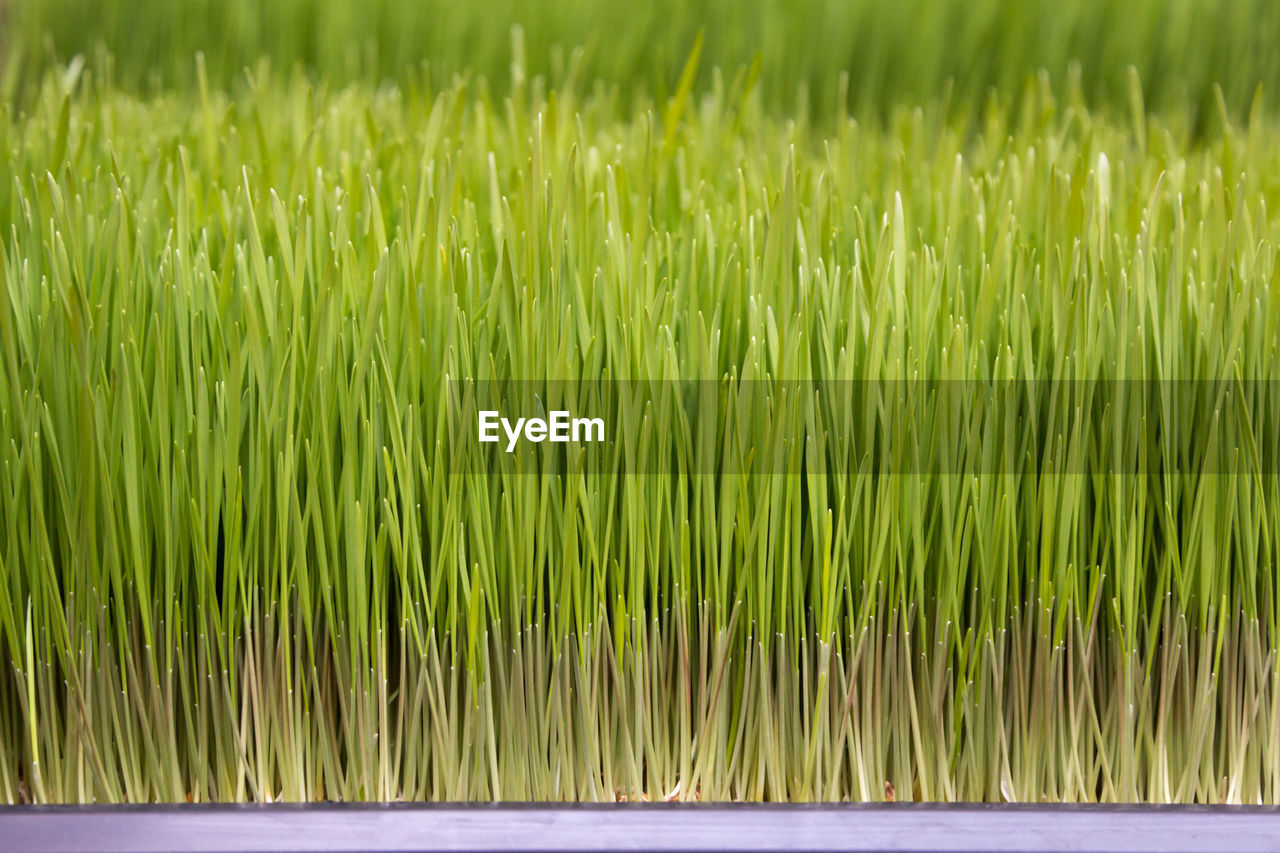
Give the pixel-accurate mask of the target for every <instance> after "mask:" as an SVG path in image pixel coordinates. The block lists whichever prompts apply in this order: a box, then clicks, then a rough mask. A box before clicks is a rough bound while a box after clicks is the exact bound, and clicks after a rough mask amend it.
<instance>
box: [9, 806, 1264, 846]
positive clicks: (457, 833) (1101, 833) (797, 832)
mask: <svg viewBox="0 0 1280 853" xmlns="http://www.w3.org/2000/svg"><path fill="white" fill-rule="evenodd" d="M309 850H313V851H357V850H359V851H377V853H392V852H393V851H394V853H404V851H481V850H484V851H551V850H564V851H585V850H650V851H689V852H690V853H692V851H712V850H717V851H719V850H727V851H763V850H781V851H820V850H821V851H872V850H875V851H921V853H923V851H1051V850H1052V851H1117V853H1118V852H1119V851H1126V852H1127V851H1151V853H1157V852H1158V853H1172V851H1224V852H1225V851H1230V853H1251V851H1263V850H1265V851H1280V810H1277V809H1252V808H1231V807H1228V808H1170V807H1126V806H1120V807H1078V806H1061V807H1053V806H1047V807H1040V806H982V805H971V806H962V805H957V806H945V805H907V804H898V805H882V806H785V805H780V806H748V805H718V806H717V805H693V806H667V805H655V806H645V805H636V806H540V805H474V806H472V805H428V806H412V805H384V806H377V805H375V806H356V805H348V806H344V805H315V806H289V805H281V806H174V807H169V806H160V807H118V808H111V807H93V808H81V809H77V808H63V807H7V808H0V851H4V853H37V851H38V852H39V853H81V851H101V853H134V851H137V853H153V851H192V853H220V851H227V853H231V851H237V853H239V851H260V853H276V852H277V851H309Z"/></svg>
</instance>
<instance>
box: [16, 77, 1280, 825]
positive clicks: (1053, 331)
mask: <svg viewBox="0 0 1280 853" xmlns="http://www.w3.org/2000/svg"><path fill="white" fill-rule="evenodd" d="M202 67H203V66H202V65H201V64H200V63H193V65H192V68H194V69H196V71H195V72H194V80H195V82H194V83H193V85H192V86H190V87H187V88H183V87H177V88H173V89H169V88H163V89H161V90H159V91H155V92H152V93H149V94H137V93H136V92H133V93H130V92H131V91H132V90H128V89H122V88H118V87H116V86H115V85H112V84H107V83H103V82H101V75H95V74H91V73H89V72H87V71H84V70H83V68H82V66H81V65H80V64H79V63H76V64H73V65H72V66H70V67H68V68H65V69H60V70H56V71H53V72H50V73H48V74H46V75H45V76H43V77H42V78H40V83H39V85H38V86H34V85H32V86H31V88H30V89H29V91H28V90H24V94H23V97H22V98H21V99H19V101H20V103H19V102H10V103H9V104H8V105H6V106H5V107H3V110H4V112H3V113H0V157H2V158H3V167H4V168H3V170H2V171H3V173H4V174H6V175H10V176H12V177H11V179H10V180H7V181H4V182H3V183H0V295H2V296H0V661H2V662H3V664H4V668H3V671H2V672H0V801H6V802H15V801H25V800H37V801H41V802H63V801H69V802H88V801H122V800H127V801H152V800H162V801H183V800H187V799H193V800H197V801H202V802H203V801H230V800H246V799H247V800H281V799H286V800H315V799H342V800H356V799H395V798H404V799H407V800H416V799H462V800H467V799H494V798H501V799H553V800H559V799H591V800H614V799H617V798H624V797H625V798H627V799H640V798H648V799H661V798H664V797H667V798H681V799H684V798H696V799H703V800H709V799H717V800H718V799H774V800H778V799H786V800H807V799H860V800H865V799H870V800H879V799H882V798H884V797H885V796H886V792H888V791H892V792H893V796H895V797H896V798H897V799H899V800H902V799H942V800H957V799H990V800H1000V799H1007V800H1018V801H1037V802H1038V801H1041V800H1044V799H1048V800H1051V801H1056V800H1068V801H1092V800H1105V801H1130V800H1144V801H1158V802H1166V801H1177V802H1187V801H1202V802H1276V801H1277V800H1280V657H1278V656H1277V644H1276V637H1277V627H1278V625H1277V609H1276V604H1277V602H1276V547H1277V545H1276V543H1277V539H1276V538H1274V537H1280V478H1278V477H1277V473H1280V469H1277V467H1276V461H1277V460H1276V458H1275V451H1274V449H1273V447H1274V436H1275V430H1276V427H1277V425H1280V396H1278V395H1277V394H1276V393H1275V392H1274V391H1273V390H1272V384H1271V381H1270V380H1272V378H1273V374H1274V372H1275V369H1276V367H1277V364H1278V360H1280V354H1278V352H1277V335H1278V334H1280V287H1278V286H1277V284H1278V282H1277V266H1276V255H1277V237H1278V236H1280V234H1278V230H1280V220H1278V219H1277V215H1276V213H1275V211H1276V210H1277V208H1280V146H1277V145H1276V144H1275V143H1276V140H1277V139H1280V133H1278V131H1280V126H1278V125H1277V123H1276V121H1275V119H1274V118H1273V117H1272V116H1271V114H1270V113H1269V111H1268V110H1267V108H1266V101H1265V98H1264V97H1259V98H1258V99H1257V100H1256V101H1255V102H1254V104H1255V105H1254V108H1253V109H1252V111H1243V112H1241V113H1240V114H1236V112H1235V111H1233V110H1232V109H1231V108H1230V107H1229V105H1227V104H1226V102H1225V100H1224V101H1223V105H1222V106H1221V107H1220V108H1217V109H1216V110H1213V111H1210V112H1209V113H1208V115H1207V116H1206V115H1199V116H1195V115H1193V110H1192V109H1191V108H1189V107H1188V108H1186V109H1182V110H1178V109H1168V110H1164V111H1161V112H1159V113H1151V114H1149V113H1148V111H1147V109H1146V107H1145V106H1144V93H1143V88H1142V85H1141V83H1140V82H1139V79H1138V77H1137V76H1136V75H1131V76H1130V77H1129V78H1128V81H1127V83H1126V86H1125V89H1124V98H1123V100H1122V101H1118V102H1115V103H1110V102H1109V105H1108V106H1107V107H1106V108H1104V109H1100V110H1098V111H1093V110H1091V109H1090V108H1088V107H1087V106H1086V101H1087V96H1086V94H1085V93H1084V92H1083V90H1081V89H1078V88H1073V87H1072V86H1070V85H1069V84H1067V83H1063V84H1061V85H1057V86H1055V85H1054V84H1052V83H1051V82H1050V81H1049V77H1048V75H1046V76H1044V77H1039V78H1037V77H1031V78H1029V79H1028V80H1027V82H1026V84H1025V85H1024V86H1021V87H1019V88H1017V89H1016V90H1014V91H1009V90H1002V92H1000V93H998V94H996V95H993V97H992V98H991V99H990V100H989V101H983V102H982V103H981V104H979V105H975V106H972V107H963V108H961V107H957V106H955V105H954V104H952V105H951V106H949V107H948V106H946V105H945V102H944V101H941V100H928V99H926V100H925V101H924V103H925V106H923V107H920V108H912V107H907V106H904V107H901V108H896V109H889V110H888V111H887V112H886V113H885V114H884V115H883V116H879V117H878V116H876V115H874V114H867V115H863V116H861V117H860V118H857V119H854V118H850V116H849V114H848V113H847V112H846V111H845V107H846V105H847V100H841V99H840V98H837V97H836V95H835V94H834V93H832V95H831V98H830V100H829V101H828V102H824V103H822V104H820V105H819V104H816V103H815V104H814V106H813V110H812V111H811V112H806V111H803V110H794V109H793V110H782V109H777V108H774V107H771V106H769V105H768V103H767V99H766V96H765V95H764V94H762V93H761V92H760V91H759V90H758V89H753V87H752V79H753V78H752V75H751V72H750V71H749V70H747V69H744V70H743V71H741V72H739V73H732V72H725V73H723V74H721V73H714V74H710V75H709V76H708V78H707V82H706V83H705V84H696V82H695V81H696V80H697V79H698V75H697V74H696V70H695V69H694V67H693V64H692V63H690V65H689V69H688V73H685V74H683V75H680V76H679V77H676V78H675V79H676V80H677V82H676V83H674V84H673V86H672V91H673V94H672V95H671V96H670V97H665V96H655V99H653V100H650V97H651V96H650V95H648V94H645V90H644V89H643V88H642V89H640V90H638V91H636V92H632V93H631V94H629V95H628V96H626V97H624V96H622V95H621V94H620V90H619V89H617V88H614V87H608V86H604V85H602V84H596V83H590V82H585V81H579V82H576V83H575V82H573V81H572V80H568V81H566V82H564V84H563V85H560V86H558V87H553V86H551V85H550V84H548V83H547V82H545V81H544V80H543V79H541V78H539V77H537V76H536V75H533V74H531V73H526V71H525V70H524V69H523V68H522V67H519V66H518V67H517V68H515V69H514V72H513V73H512V75H511V76H510V78H505V79H503V81H502V83H501V85H498V84H493V85H490V84H487V83H485V82H484V80H482V79H480V78H475V77H472V78H469V79H467V80H465V81H450V82H447V83H443V84H433V83H432V82H431V78H430V77H428V76H425V75H420V74H416V73H407V72H406V73H405V74H404V75H403V77H402V78H401V79H400V81H399V82H398V83H395V84H391V83H384V84H381V85H376V86H375V85H374V84H372V83H369V82H357V83H353V84H350V85H349V86H338V85H336V84H326V83H324V82H323V81H322V80H317V78H316V77H315V76H313V75H311V74H308V73H303V72H301V71H299V72H296V73H291V74H280V73H274V74H273V73H270V72H267V71H263V70H256V71H253V72H250V73H248V74H246V75H245V76H244V77H243V78H242V79H241V81H240V82H232V83H227V84H225V85H224V84H223V83H222V82H219V81H218V80H216V79H215V80H209V79H208V75H207V74H204V73H202V72H201V70H200V69H202ZM569 76H572V75H569ZM23 86H24V87H25V86H27V84H25V83H24V84H23ZM496 91H501V92H502V93H503V94H502V95H501V96H499V95H496V94H490V92H496ZM518 380H525V381H529V380H533V381H544V380H554V381H558V382H566V383H569V384H570V385H571V386H572V387H574V388H578V389H580V391H581V393H582V394H583V395H584V399H588V400H589V406H590V407H592V408H595V409H598V410H599V411H600V412H602V413H603V414H604V415H605V416H607V417H608V419H609V423H610V424H611V425H615V426H616V425H619V424H623V425H626V426H627V427H628V429H629V430H630V431H629V433H628V434H627V436H626V440H625V441H622V440H618V441H616V442H614V443H613V444H611V445H610V447H609V448H608V449H607V453H609V454H612V455H610V456H607V459H609V460H611V461H612V463H613V464H612V465H611V466H610V465H602V466H585V465H577V466H576V467H575V465H574V463H573V459H572V457H571V458H569V459H568V460H567V461H565V462H564V464H557V465H555V466H551V465H548V466H546V467H537V466H535V467H534V468H532V469H528V468H524V469H521V468H517V467H516V466H514V465H513V464H510V463H508V462H507V461H505V460H504V459H503V458H502V454H501V452H500V451H496V452H489V450H488V449H485V450H484V451H482V450H481V449H480V448H478V446H476V445H475V444H474V443H472V441H471V432H470V427H469V425H468V424H467V423H466V422H463V423H462V424H461V426H459V424H458V422H457V420H456V419H453V418H451V413H452V412H453V411H454V407H453V405H452V402H453V401H451V399H450V397H451V394H453V393H455V391H456V389H458V388H459V387H469V386H468V383H478V384H480V385H484V384H486V383H488V384H490V385H493V384H495V383H502V382H509V381H518ZM615 380H627V381H630V382H635V383H640V384H641V385H642V386H643V387H647V388H649V389H653V388H663V387H673V386H675V387H679V386H680V383H687V382H693V381H709V382H711V383H712V385H713V387H715V388H719V389H722V390H724V389H727V390H726V391H725V393H726V394H728V395H729V399H730V400H731V401H732V399H733V397H732V395H733V394H734V393H736V392H735V390H734V389H737V388H740V387H743V385H744V384H745V383H747V382H756V383H763V384H764V387H766V388H767V387H769V384H770V383H771V382H773V381H774V380H788V381H791V380H795V381H801V382H806V383H814V385H815V387H836V388H845V389H849V388H857V387H860V386H859V385H858V383H871V387H877V388H878V387H893V386H891V385H883V386H882V385H881V383H896V382H917V381H937V380H944V381H958V382H965V383H977V382H979V381H998V382H1009V383H1019V387H1020V388H1021V389H1022V390H1021V391H1020V393H1021V394H1024V395H1035V394H1036V393H1038V392H1037V390H1036V389H1043V388H1048V389H1050V390H1051V391H1053V392H1055V393H1053V394H1051V395H1049V396H1046V397H1045V398H1044V399H1041V398H1035V399H1034V400H1032V401H1031V404H1030V405H1029V406H1027V411H1030V412H1034V413H1035V416H1034V417H1030V416H1027V415H1026V414H1025V413H1024V411H1023V410H1022V409H1021V408H1020V409H1017V410H1016V413H1017V415H1018V419H1017V420H1016V421H1014V422H1007V421H1008V419H1007V418H1005V417H1003V416H1004V415H1008V414H1009V412H1002V411H1001V410H1000V409H999V408H998V407H995V408H994V409H993V408H991V407H988V409H986V410H979V409H971V408H966V409H964V412H977V414H975V415H974V416H975V417H977V418H978V420H977V421H975V422H974V423H975V424H976V427H975V429H973V430H972V431H971V432H969V433H967V434H960V435H953V434H952V432H950V431H949V430H943V431H934V432H930V431H929V430H928V429H927V428H926V427H927V424H926V425H921V423H919V422H918V420H917V421H913V423H914V426H912V427H911V428H910V429H906V430H902V429H899V426H900V424H899V423H898V422H897V421H895V420H893V419H892V418H891V417H890V416H889V414H888V413H887V412H889V410H890V409H891V408H892V407H888V408H883V407H876V406H866V405H862V404H861V403H860V401H859V399H854V398H853V396H852V395H849V396H846V397H845V398H839V397H837V398H836V399H831V398H830V397H826V398H822V399H815V398H813V397H809V398H806V399H803V400H801V401H799V402H792V401H789V400H779V399H774V400H772V401H770V402H769V403H768V404H767V405H765V406H764V408H763V409H761V410H760V411H762V412H763V413H764V414H765V415H766V416H765V417H759V418H754V419H753V418H752V417H750V416H747V415H742V416H740V417H739V418H738V419H736V420H731V419H725V420H721V421H714V420H713V421H711V425H710V427H708V429H709V432H707V431H706V430H704V431H701V432H699V431H694V430H691V429H688V428H687V425H686V424H685V422H684V421H682V418H687V417H691V416H693V415H694V414H696V412H692V411H686V410H685V409H682V408H681V407H680V406H676V405H674V404H672V405H670V406H666V407H664V406H661V405H657V404H656V403H655V404H653V405H652V406H651V408H650V409H648V410H644V411H641V412H640V413H635V412H632V413H631V414H630V415H627V414H626V413H625V412H624V409H625V407H626V406H627V405H628V402H627V400H626V399H623V397H624V396H625V395H624V394H623V393H622V391H620V390H619V388H620V387H622V386H619V385H618V384H616V382H615ZM1095 380H1096V382H1095ZM1186 381H1192V382H1215V383H1220V384H1213V385H1211V386H1210V387H1211V388H1212V389H1216V390H1215V392H1214V394H1213V395H1209V396H1207V397H1206V396H1204V395H1200V396H1196V395H1191V397H1190V398H1189V399H1190V400H1191V402H1190V403H1188V400H1187V399H1185V398H1182V397H1178V396H1176V394H1175V391H1174V390H1173V389H1177V388H1178V387H1180V386H1179V385H1178V383H1179V382H1186ZM823 383H837V384H834V385H824V384H823ZM838 383H845V384H843V385H841V384H838ZM1044 383H1048V384H1044ZM965 387H977V388H980V387H982V386H981V385H971V386H965ZM1115 388H1135V389H1136V392H1135V393H1136V394H1137V395H1138V397H1137V400H1138V402H1137V403H1136V404H1135V403H1133V402H1132V401H1131V400H1129V399H1128V398H1124V399H1121V397H1120V396H1119V394H1118V392H1116V391H1115V390H1113V389H1115ZM1108 389H1112V390H1108ZM659 398H662V395H661V394H659V393H653V394H652V399H659ZM646 399H648V398H646ZM862 402H865V400H863V401H862ZM961 402H962V403H963V405H965V406H973V405H974V401H973V400H972V399H969V398H965V399H964V400H962V401H961ZM1135 406H1136V408H1135ZM1113 411H1115V412H1121V413H1124V416H1119V415H1112V414H1110V412H1113ZM984 412H985V413H984ZM1134 412H1136V413H1137V417H1136V419H1134V418H1133V417H1132V414H1133V413H1134ZM909 420H911V419H910V418H909ZM961 420H963V419H961ZM946 423H952V422H951V421H947V422H946ZM1151 424H1158V425H1159V427H1158V429H1154V428H1149V427H1150V425H1151ZM1175 424H1181V425H1182V427H1181V428H1182V432H1178V430H1177V429H1175V428H1174V425H1175ZM611 428H612V427H611ZM997 429H1002V430H1004V432H1002V433H1000V435H1001V436H1002V439H1001V443H999V444H998V446H1001V447H1007V446H1009V445H1008V440H1009V438H1010V437H1017V436H1021V437H1024V438H1025V442H1024V443H1018V442H1014V445H1013V446H1014V448H1015V450H1016V451H1017V452H1016V453H1014V454H1013V455H1012V456H1011V457H1008V458H1007V459H1006V460H1005V461H1003V462H998V463H995V464H993V463H992V461H991V459H990V458H987V457H985V456H984V455H983V453H984V452H985V451H986V449H988V448H990V447H991V446H992V445H991V444H989V443H987V442H985V441H984V440H983V436H985V435H989V434H990V432H989V431H990V430H997ZM1224 436H1225V437H1224ZM855 437H862V438H864V439H867V441H865V442H861V443H859V442H855V441H854V440H853V439H854V438H855ZM747 446H755V447H768V448H773V449H774V450H775V451H776V452H777V453H781V454H784V456H782V457H779V458H775V459H773V461H772V463H770V464H769V465H766V464H764V463H760V467H758V468H757V469H752V464H753V462H752V459H754V457H752V458H750V459H749V458H746V456H745V455H736V454H743V453H744V451H743V450H742V448H743V447H747ZM788 454H789V455H788ZM652 459H660V460H666V462H664V463H663V464H664V465H665V466H667V467H666V468H664V469H663V470H661V471H659V470H658V469H657V468H654V467H652V466H651V465H652V464H651V463H650V462H648V461H646V460H652ZM922 460H923V461H922Z"/></svg>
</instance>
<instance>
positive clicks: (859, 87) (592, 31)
mask: <svg viewBox="0 0 1280 853" xmlns="http://www.w3.org/2000/svg"><path fill="white" fill-rule="evenodd" d="M3 15H4V21H3V33H4V35H3V44H4V47H3V50H4V51H5V56H6V63H7V65H8V67H9V74H8V79H9V84H8V85H9V87H10V89H13V90H21V89H22V88H23V87H25V86H27V85H29V84H30V83H31V82H32V81H34V80H36V79H38V78H39V75H40V74H41V73H42V71H43V69H45V68H47V67H48V66H49V65H50V64H51V63H60V62H67V61H69V60H70V59H71V58H72V57H74V56H75V55H77V54H81V55H83V56H85V57H86V58H87V59H88V60H89V61H90V62H91V63H92V62H93V61H94V57H99V58H100V59H101V58H102V57H105V56H108V55H109V56H110V57H111V59H110V65H111V71H110V75H111V76H112V78H113V82H116V83H118V84H120V85H124V86H126V87H137V88H162V87H173V86H185V85H191V84H192V83H194V82H195V76H196V72H195V69H196V64H195V62H194V60H193V57H194V55H195V54H196V53H197V52H201V53H203V55H204V56H205V59H206V63H207V68H208V72H209V75H210V77H211V79H212V82H213V84H214V85H226V84H235V83H237V82H238V81H242V80H243V79H244V73H243V72H244V69H245V68H246V67H249V66H255V65H257V64H258V63H260V62H261V61H262V60H263V59H264V58H266V59H268V60H269V62H270V63H271V64H272V65H273V66H274V68H275V69H276V70H277V71H280V70H286V71H287V70H290V69H294V68H298V67H300V68H302V69H305V70H306V71H307V72H308V73H310V74H312V75H315V76H317V77H320V78H323V79H325V80H328V81H330V82H334V83H342V82H349V81H353V80H363V81H369V80H401V79H404V78H405V76H406V75H407V74H409V73H411V72H412V73H418V72H420V71H421V70H422V69H423V68H424V67H426V68H428V69H430V70H431V71H432V73H433V74H436V75H444V76H445V77H447V76H449V75H452V74H454V73H472V74H474V75H478V76H481V77H484V78H485V79H486V80H487V81H488V83H489V84H490V85H491V86H494V87H495V88H497V89H498V90H500V91H501V90H502V89H504V88H506V87H508V86H509V85H510V83H511V78H512V68H513V63H514V66H518V67H519V68H521V69H524V70H525V72H526V73H528V74H529V75H531V76H534V75H545V76H546V77H547V78H548V80H549V82H551V83H552V84H553V85H561V84H564V83H565V82H568V81H567V78H574V80H576V81H586V82H588V83H592V84H594V83H595V82H597V81H598V82H602V83H604V84H618V85H619V87H620V89H621V92H622V94H623V95H624V96H627V95H631V94H635V93H636V91H637V90H642V91H643V92H644V93H645V94H646V95H652V96H658V97H661V96H663V95H665V94H666V87H667V86H669V85H671V84H672V82H673V81H674V80H675V78H676V77H677V76H678V75H679V73H680V70H681V68H682V67H683V65H684V63H685V61H686V59H687V58H688V56H689V55H690V52H691V50H692V49H693V46H694V45H695V43H696V42H697V40H698V34H699V33H700V32H701V33H703V34H704V43H703V46H702V57H701V59H702V61H701V63H700V65H699V68H700V80H699V83H700V84H701V85H707V84H708V83H709V82H710V77H711V75H712V74H714V73H716V72H715V69H717V68H718V69H721V70H723V71H725V72H729V73H732V72H733V71H735V70H739V69H742V68H744V67H751V66H752V65H753V64H757V63H758V65H757V66H756V68H757V70H758V72H759V87H760V91H761V92H762V94H763V97H764V99H765V102H766V104H767V105H769V106H771V107H774V108H782V109H790V110H796V109H806V108H809V109H813V110H814V111H815V112H816V113H818V114H822V113H827V112H830V111H831V110H833V109H842V108H848V109H851V110H853V111H854V112H855V113H865V112H875V113H880V114H884V113H887V112H888V111H890V110H891V109H892V108H893V107H894V106H897V105H901V104H902V103H903V102H904V101H906V102H926V101H933V100H935V99H938V98H944V97H945V98H946V99H949V100H950V101H951V102H954V103H958V104H959V103H967V104H974V103H980V102H981V101H982V100H983V99H985V98H986V97H987V96H988V94H989V93H990V92H991V91H993V90H997V91H1000V92H1002V93H1008V94H1016V93H1017V91H1018V89H1019V88H1021V87H1022V86H1023V85H1024V84H1025V82H1026V80H1027V78H1028V77H1029V76H1030V75H1033V74H1035V73H1036V72H1038V71H1040V70H1042V69H1043V70H1044V71H1046V72H1047V73H1048V74H1049V76H1050V78H1051V82H1052V83H1053V84H1054V85H1055V88H1056V87H1061V86H1077V85H1078V87H1079V90H1080V92H1081V94H1082V95H1083V96H1084V97H1085V98H1086V99H1087V100H1088V102H1089V103H1090V104H1091V105H1092V106H1094V107H1105V106H1111V105H1118V106H1122V107H1123V106H1124V105H1125V104H1126V98H1127V97H1128V90H1127V87H1126V82H1127V74H1128V69H1129V68H1130V67H1133V68H1134V69H1136V70H1137V72H1138V75H1139V77H1140V78H1141V79H1142V81H1143V85H1144V89H1145V98H1146V106H1147V108H1148V109H1156V110H1164V109H1170V108H1177V109H1184V108H1187V109H1191V110H1193V111H1194V113H1195V114H1196V115H1200V114H1203V113H1205V111H1206V110H1212V109H1214V108H1215V107H1216V106H1217V104H1215V102H1216V101H1217V99H1218V97H1219V95H1218V92H1219V90H1220V92H1221V97H1222V101H1223V105H1224V106H1225V107H1227V108H1228V109H1229V110H1230V111H1232V112H1234V113H1237V114H1238V113H1241V112H1243V110H1245V109H1246V108H1247V107H1248V105H1249V103H1250V101H1251V99H1252V98H1253V97H1254V96H1255V91H1256V90H1257V88H1258V86H1259V85H1261V86H1262V91H1263V97H1264V98H1265V99H1266V100H1267V101H1268V102H1269V103H1274V98H1275V96H1276V93H1277V92H1280V85H1278V84H1280V51H1277V50H1275V45H1276V43H1277V42H1278V41H1280V3H1276V2H1273V0H1218V1H1217V2H1206V0H1128V2H1114V1H1113V0H1080V2H1067V3H1063V2H1058V0H1024V2H1009V1H1008V0H972V2H951V1H950V0H896V2H880V0H844V2H836V0H792V2H778V0H691V2H684V0H655V2H645V3H600V2H592V0H485V2H477V3H455V2H446V0H419V1H418V2H406V0H363V2H356V0H275V1H274V2H266V3H264V2H259V0H181V2H172V1H171V0H135V2H128V3H126V2H101V0H26V1H25V2H12V3H10V4H9V5H8V7H7V8H6V9H4V11H3ZM517 28H518V30H517ZM513 33H518V35H517V36H516V37H514V38H513ZM842 78H845V79H844V80H842ZM842 101H843V103H841V102H842Z"/></svg>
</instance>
